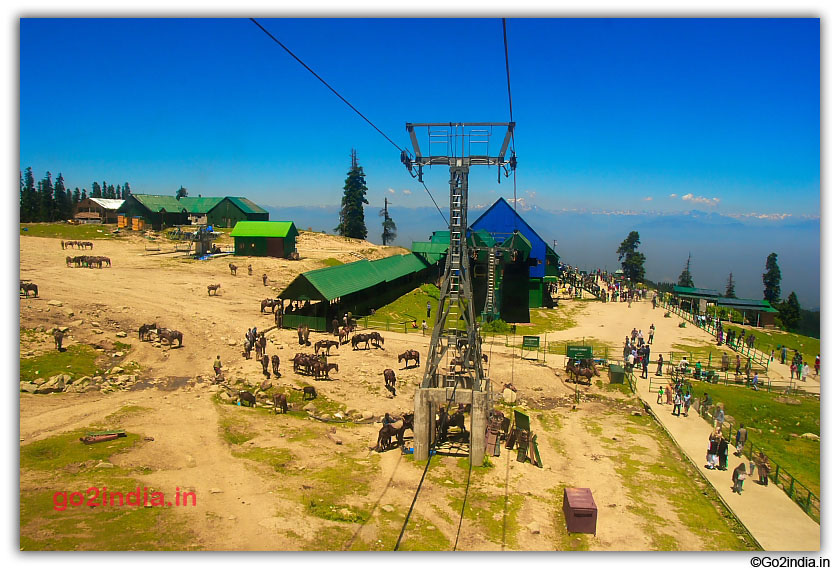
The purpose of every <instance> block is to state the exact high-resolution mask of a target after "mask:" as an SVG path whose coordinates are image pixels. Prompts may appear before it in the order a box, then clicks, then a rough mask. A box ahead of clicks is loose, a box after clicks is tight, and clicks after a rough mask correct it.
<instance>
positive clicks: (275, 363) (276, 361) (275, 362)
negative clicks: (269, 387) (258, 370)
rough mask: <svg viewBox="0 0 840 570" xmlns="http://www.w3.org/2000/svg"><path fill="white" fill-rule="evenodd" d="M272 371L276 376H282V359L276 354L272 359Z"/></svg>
mask: <svg viewBox="0 0 840 570" xmlns="http://www.w3.org/2000/svg"><path fill="white" fill-rule="evenodd" d="M271 371H272V372H274V375H275V376H278V377H279V376H280V357H279V356H277V355H276V354H275V355H274V356H272V357H271Z"/></svg>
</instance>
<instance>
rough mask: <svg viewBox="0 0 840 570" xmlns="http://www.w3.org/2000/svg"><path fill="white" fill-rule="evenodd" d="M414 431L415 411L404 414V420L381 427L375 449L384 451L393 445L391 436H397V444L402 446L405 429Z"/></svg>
mask: <svg viewBox="0 0 840 570" xmlns="http://www.w3.org/2000/svg"><path fill="white" fill-rule="evenodd" d="M408 429H410V430H411V431H412V432H413V431H414V413H408V414H405V415H403V417H402V420H400V421H397V422H395V423H392V424H387V425H384V426H382V427H381V428H380V429H379V437H378V438H377V441H376V447H375V448H374V449H375V451H378V452H382V451H385V450H386V449H388V448H389V447H390V446H391V438H392V437H393V436H397V446H398V447H402V446H403V441H404V438H405V431H406V430H408Z"/></svg>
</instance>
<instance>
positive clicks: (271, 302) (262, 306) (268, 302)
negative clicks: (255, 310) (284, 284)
mask: <svg viewBox="0 0 840 570" xmlns="http://www.w3.org/2000/svg"><path fill="white" fill-rule="evenodd" d="M274 305H275V300H274V299H263V300H262V301H260V314H262V313H264V312H265V308H266V307H268V308H269V309H271V312H272V313H274Z"/></svg>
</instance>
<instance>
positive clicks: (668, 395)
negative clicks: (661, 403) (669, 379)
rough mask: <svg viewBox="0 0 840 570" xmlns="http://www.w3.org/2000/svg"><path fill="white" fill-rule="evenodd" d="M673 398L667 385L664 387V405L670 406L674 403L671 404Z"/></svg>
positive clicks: (669, 386)
mask: <svg viewBox="0 0 840 570" xmlns="http://www.w3.org/2000/svg"><path fill="white" fill-rule="evenodd" d="M673 396H674V393H673V392H672V391H671V385H670V384H668V385H667V386H665V404H666V405H668V406H670V405H671V404H673V403H674V402H673Z"/></svg>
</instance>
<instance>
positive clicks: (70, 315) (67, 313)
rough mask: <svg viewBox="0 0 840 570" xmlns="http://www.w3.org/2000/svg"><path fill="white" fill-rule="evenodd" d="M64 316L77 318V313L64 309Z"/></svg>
mask: <svg viewBox="0 0 840 570" xmlns="http://www.w3.org/2000/svg"><path fill="white" fill-rule="evenodd" d="M64 314H65V315H67V318H70V317H74V316H76V313H74V312H73V309H64Z"/></svg>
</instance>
